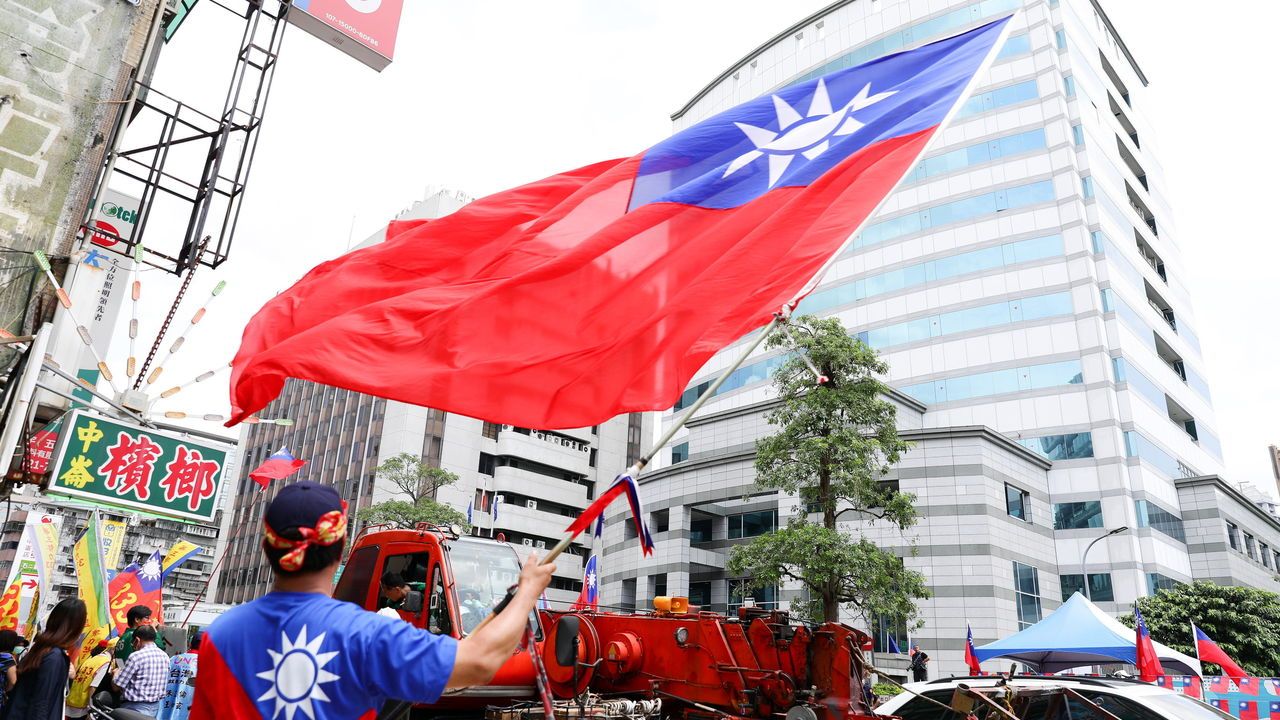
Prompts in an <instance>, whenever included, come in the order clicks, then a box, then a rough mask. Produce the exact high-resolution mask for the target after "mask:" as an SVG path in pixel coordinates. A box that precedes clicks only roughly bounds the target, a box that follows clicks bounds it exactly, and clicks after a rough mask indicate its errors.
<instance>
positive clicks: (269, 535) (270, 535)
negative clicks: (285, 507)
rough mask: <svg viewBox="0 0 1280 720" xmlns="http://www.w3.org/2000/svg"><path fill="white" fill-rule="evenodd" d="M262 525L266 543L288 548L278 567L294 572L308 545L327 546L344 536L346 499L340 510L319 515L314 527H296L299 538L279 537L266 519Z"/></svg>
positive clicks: (300, 562)
mask: <svg viewBox="0 0 1280 720" xmlns="http://www.w3.org/2000/svg"><path fill="white" fill-rule="evenodd" d="M262 527H263V530H264V533H265V535H266V540H267V544H268V545H270V546H271V547H273V548H276V549H277V550H286V549H287V550H289V552H287V553H285V555H284V557H282V558H280V569H281V570H284V571H286V572H295V571H297V570H298V568H300V567H302V562H303V560H305V559H306V557H307V548H308V547H310V546H312V545H320V546H322V547H328V546H329V545H332V544H334V543H336V542H341V541H342V538H344V537H346V535H347V501H346V500H343V501H342V509H341V510H331V511H329V512H327V513H325V514H323V515H321V516H320V519H319V520H317V521H316V526H315V527H314V528H309V527H300V528H298V532H299V533H301V534H302V538H301V539H299V540H292V539H290V538H286V537H281V536H280V535H279V534H278V533H277V532H276V531H275V530H272V529H271V526H270V525H268V524H267V523H266V521H263V523H262Z"/></svg>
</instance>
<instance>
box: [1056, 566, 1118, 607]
mask: <svg viewBox="0 0 1280 720" xmlns="http://www.w3.org/2000/svg"><path fill="white" fill-rule="evenodd" d="M1058 579H1059V581H1060V582H1061V583H1062V599H1063V600H1064V601H1065V600H1066V599H1067V598H1069V597H1071V596H1072V595H1075V594H1076V593H1083V592H1084V575H1080V574H1072V575H1060V576H1059V577H1058ZM1089 599H1090V600H1092V601H1094V602H1115V600H1116V593H1115V590H1114V588H1112V586H1111V573H1089Z"/></svg>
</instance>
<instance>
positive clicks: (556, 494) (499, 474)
mask: <svg viewBox="0 0 1280 720" xmlns="http://www.w3.org/2000/svg"><path fill="white" fill-rule="evenodd" d="M493 485H494V489H495V490H497V491H498V493H499V494H501V493H504V492H510V493H518V494H520V495H528V496H531V497H534V498H541V499H544V500H548V501H550V502H554V503H559V504H561V505H568V506H571V507H575V508H585V507H586V506H587V504H588V503H589V502H590V501H589V500H587V488H586V486H585V485H582V484H580V483H576V482H569V481H568V480H557V479H555V478H552V477H548V476H546V475H543V474H541V473H535V472H531V471H529V470H522V469H520V468H514V467H510V466H499V467H496V468H494V472H493Z"/></svg>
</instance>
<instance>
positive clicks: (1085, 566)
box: [1080, 525, 1129, 600]
mask: <svg viewBox="0 0 1280 720" xmlns="http://www.w3.org/2000/svg"><path fill="white" fill-rule="evenodd" d="M1128 529H1129V526H1128V525H1124V526H1121V527H1118V528H1116V529H1115V530H1110V531H1108V532H1107V533H1105V534H1103V535H1099V536H1098V537H1096V538H1094V539H1093V542H1091V543H1089V544H1088V545H1087V546H1085V549H1084V556H1083V557H1081V558H1080V573H1081V577H1083V578H1084V599H1085V600H1090V598H1089V551H1090V550H1092V549H1093V546H1094V545H1097V544H1098V542H1099V541H1101V540H1105V539H1107V538H1109V537H1111V536H1112V535H1119V534H1120V533H1122V532H1125V531H1127V530H1128Z"/></svg>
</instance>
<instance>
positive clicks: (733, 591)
mask: <svg viewBox="0 0 1280 720" xmlns="http://www.w3.org/2000/svg"><path fill="white" fill-rule="evenodd" d="M745 584H746V583H745V582H744V581H742V580H730V581H729V610H730V611H734V610H737V609H738V608H739V607H740V606H741V605H742V604H743V597H744V596H745V597H749V598H751V599H752V600H753V601H754V605H755V606H756V607H762V608H768V609H773V608H775V607H777V606H778V588H776V587H773V586H768V587H762V588H745V587H743V586H744V585H745Z"/></svg>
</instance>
